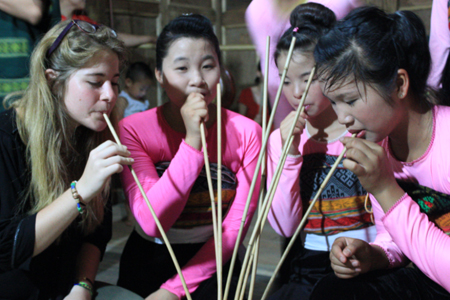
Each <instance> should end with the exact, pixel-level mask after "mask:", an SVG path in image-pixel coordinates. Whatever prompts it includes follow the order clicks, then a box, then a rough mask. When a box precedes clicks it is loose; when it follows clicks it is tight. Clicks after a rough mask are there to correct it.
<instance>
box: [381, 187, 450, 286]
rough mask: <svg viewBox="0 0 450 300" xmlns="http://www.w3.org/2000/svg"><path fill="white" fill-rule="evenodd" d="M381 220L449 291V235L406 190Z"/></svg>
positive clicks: (406, 252)
mask: <svg viewBox="0 0 450 300" xmlns="http://www.w3.org/2000/svg"><path fill="white" fill-rule="evenodd" d="M381 221H382V222H383V224H384V226H385V227H386V230H387V231H389V233H390V235H391V236H392V239H393V241H395V244H396V245H398V247H399V248H400V249H401V251H402V252H403V254H404V255H406V256H407V257H408V258H409V259H410V260H411V261H413V262H414V264H416V265H417V267H419V269H420V270H421V271H422V272H424V273H425V274H426V275H427V276H428V277H430V278H431V279H432V280H433V281H435V282H437V283H438V284H439V285H441V286H442V287H444V288H445V289H446V290H447V291H448V292H450V257H449V255H448V250H449V249H450V236H448V235H447V234H445V233H444V232H443V231H442V230H441V229H439V228H438V227H436V225H435V224H434V223H432V222H430V221H429V219H428V217H427V215H425V214H424V213H421V212H420V208H419V205H418V204H417V203H416V202H414V201H413V200H412V199H411V197H409V196H408V195H407V194H405V195H403V197H401V198H400V199H399V200H398V201H397V202H396V204H395V205H394V206H393V207H392V208H391V209H390V210H389V211H388V212H387V213H386V215H385V216H384V217H383V218H382V219H381ZM399 224H401V225H402V226H399Z"/></svg>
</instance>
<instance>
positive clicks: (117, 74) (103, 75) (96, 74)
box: [86, 73, 120, 78]
mask: <svg viewBox="0 0 450 300" xmlns="http://www.w3.org/2000/svg"><path fill="white" fill-rule="evenodd" d="M86 76H101V77H105V76H106V75H105V73H89V74H86ZM114 77H120V74H119V73H116V74H114V76H113V78H114Z"/></svg>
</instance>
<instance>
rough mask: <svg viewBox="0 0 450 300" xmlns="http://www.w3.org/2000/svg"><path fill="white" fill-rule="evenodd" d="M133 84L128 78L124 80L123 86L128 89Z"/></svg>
mask: <svg viewBox="0 0 450 300" xmlns="http://www.w3.org/2000/svg"><path fill="white" fill-rule="evenodd" d="M132 84H133V80H131V79H130V78H125V86H126V87H127V88H129V87H130V86H131V85H132Z"/></svg>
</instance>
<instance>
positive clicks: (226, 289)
mask: <svg viewBox="0 0 450 300" xmlns="http://www.w3.org/2000/svg"><path fill="white" fill-rule="evenodd" d="M295 40H296V39H295V37H293V38H292V42H291V46H290V48H289V52H288V57H287V59H286V64H285V66H284V70H283V73H282V75H281V82H284V79H285V78H286V73H287V69H288V68H289V62H290V60H291V56H292V53H293V52H294V45H295ZM281 91H282V85H280V87H279V88H278V91H277V95H276V97H275V102H274V104H273V110H272V113H271V114H270V118H269V122H268V124H267V128H268V130H269V128H271V127H272V124H273V119H274V117H275V112H276V110H277V107H278V102H279V101H280V96H281ZM268 138H269V135H268V134H264V141H263V144H262V147H261V149H263V150H264V149H265V147H266V145H267V140H268ZM263 157H264V151H260V153H259V157H258V162H257V164H256V168H255V173H254V174H253V179H252V182H251V184H250V189H249V192H248V197H247V202H246V204H245V208H244V212H243V214H242V220H241V226H240V228H239V232H238V236H237V239H236V244H235V246H234V250H233V255H232V256H231V262H230V270H229V271H228V273H229V274H228V279H227V284H226V286H225V294H224V299H225V300H226V299H227V297H228V291H229V287H230V283H231V275H232V274H233V268H234V264H235V262H236V257H237V253H238V249H239V245H240V242H241V237H242V232H243V231H244V225H245V221H246V218H247V213H248V208H249V207H250V202H251V199H252V195H253V191H254V189H255V186H256V182H257V180H258V172H259V170H260V167H261V163H262V160H263ZM237 290H239V287H238V289H237Z"/></svg>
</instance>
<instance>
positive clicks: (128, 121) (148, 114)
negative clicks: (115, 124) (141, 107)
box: [119, 107, 159, 127]
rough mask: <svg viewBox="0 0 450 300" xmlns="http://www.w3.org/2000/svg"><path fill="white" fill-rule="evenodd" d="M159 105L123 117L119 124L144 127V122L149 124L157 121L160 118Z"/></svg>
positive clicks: (121, 125)
mask: <svg viewBox="0 0 450 300" xmlns="http://www.w3.org/2000/svg"><path fill="white" fill-rule="evenodd" d="M158 109H159V108H158V107H155V108H152V109H149V110H146V111H143V112H138V113H135V114H132V115H130V116H128V117H125V118H124V119H122V121H120V123H119V126H120V127H134V126H136V125H138V126H139V127H144V126H142V124H143V123H145V124H149V123H152V122H153V121H156V120H157V118H158Z"/></svg>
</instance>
